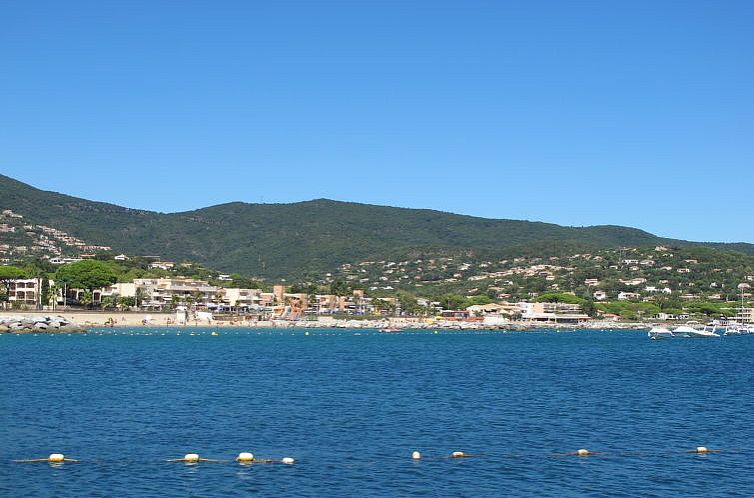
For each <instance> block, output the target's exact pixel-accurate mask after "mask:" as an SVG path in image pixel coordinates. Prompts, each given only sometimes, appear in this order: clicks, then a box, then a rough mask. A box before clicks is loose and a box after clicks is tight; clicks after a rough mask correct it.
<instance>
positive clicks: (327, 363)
mask: <svg viewBox="0 0 754 498" xmlns="http://www.w3.org/2000/svg"><path fill="white" fill-rule="evenodd" d="M100 332H102V333H101V334H89V335H37V336H30V335H22V336H16V335H8V334H6V335H2V336H0V352H1V356H0V367H2V370H0V371H1V372H2V381H1V382H0V495H3V496H34V497H36V496H60V497H79V496H103V497H104V496H150V497H151V496H208V497H209V496H229V495H232V494H233V495H244V494H251V493H258V494H260V495H263V496H280V495H287V496H501V495H509V496H608V495H609V496H673V495H680V494H684V495H687V496H751V495H752V494H754V463H753V462H754V411H753V410H752V408H754V389H752V386H754V383H753V382H752V381H753V380H754V354H753V353H754V336H746V337H736V338H724V339H719V340H704V339H697V340H694V339H685V340H684V339H676V340H666V341H649V340H648V339H647V337H646V334H645V333H642V332H635V331H623V332H620V331H576V332H567V333H562V332H561V333H556V332H545V331H541V332H509V333H502V332H459V331H454V332H442V331H441V332H440V333H439V334H434V333H432V332H431V331H421V332H404V333H398V334H378V333H376V332H370V331H364V330H311V331H310V332H309V335H308V336H307V335H304V331H303V330H290V329H287V330H262V331H257V330H248V329H223V330H220V334H221V335H220V336H217V337H214V336H210V335H209V329H195V330H194V332H195V334H196V335H193V336H191V335H189V333H190V332H191V331H189V330H183V331H181V334H180V335H176V329H170V330H167V331H166V330H164V329H101V330H100ZM163 332H165V335H162V333H163ZM132 334H133V335H132ZM700 445H703V446H707V447H709V448H720V449H724V450H726V451H724V452H721V453H714V454H708V455H696V454H688V453H682V451H683V450H686V449H690V448H695V447H696V446H700ZM579 448H588V449H590V450H592V451H605V452H608V453H607V454H605V455H596V456H590V457H587V458H579V457H553V456H550V455H551V454H552V453H558V452H567V451H574V450H576V449H579ZM413 450H419V451H421V452H422V454H423V455H424V456H425V459H424V460H422V461H418V462H415V461H412V460H411V459H410V454H411V452H412V451H413ZM241 451H252V452H254V454H255V455H256V456H257V457H263V458H281V457H284V456H290V457H293V458H295V459H296V464H294V465H282V464H257V465H252V466H240V465H238V464H235V463H201V464H199V465H185V464H182V463H166V462H162V460H163V459H167V458H176V457H180V456H182V455H184V454H185V453H193V452H196V453H199V454H200V455H201V456H202V457H206V458H219V459H223V458H227V459H233V458H234V457H235V456H236V455H237V454H238V453H239V452H241ZM451 451H464V452H466V453H469V454H472V455H476V457H474V458H468V459H464V460H451V459H447V458H441V457H444V456H446V455H448V454H449V453H450V452H451ZM53 452H61V453H64V454H65V455H66V456H68V457H72V458H79V459H81V460H82V462H81V463H68V464H65V465H62V466H51V465H49V464H47V463H36V464H32V463H14V462H12V461H11V460H13V459H17V458H32V457H43V456H47V455H48V454H50V453H53Z"/></svg>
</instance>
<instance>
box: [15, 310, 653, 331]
mask: <svg viewBox="0 0 754 498" xmlns="http://www.w3.org/2000/svg"><path fill="white" fill-rule="evenodd" d="M0 315H3V316H7V315H12V316H19V317H25V318H37V317H40V316H60V317H63V318H65V319H66V320H68V321H69V322H71V323H74V324H76V325H79V326H81V327H104V326H108V327H109V326H112V327H137V326H138V327H142V326H145V327H220V328H222V327H248V328H302V327H303V328H364V329H370V328H376V329H392V328H394V329H399V330H402V329H427V330H500V329H512V330H527V329H548V328H553V329H576V328H579V329H596V330H600V329H646V328H650V327H652V325H653V324H651V323H640V322H615V321H606V320H592V321H589V322H582V323H579V324H564V323H546V322H529V321H496V322H495V323H485V322H484V321H482V320H479V321H463V320H440V319H433V318H429V319H428V318H414V317H390V318H388V317H385V318H382V319H345V318H333V317H329V316H319V317H316V320H311V319H307V320H250V319H247V318H246V317H244V316H238V317H227V316H224V317H222V319H219V320H218V319H212V320H206V319H205V320H193V319H192V320H189V321H188V322H186V323H183V322H180V323H177V322H176V315H175V313H150V312H107V311H78V310H76V311H71V310H57V311H50V310H45V311H4V312H0Z"/></svg>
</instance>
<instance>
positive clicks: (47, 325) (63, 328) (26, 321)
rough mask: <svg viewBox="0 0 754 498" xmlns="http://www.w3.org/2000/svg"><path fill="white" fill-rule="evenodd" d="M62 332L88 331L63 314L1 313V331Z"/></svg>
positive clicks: (16, 332)
mask: <svg viewBox="0 0 754 498" xmlns="http://www.w3.org/2000/svg"><path fill="white" fill-rule="evenodd" d="M40 332H43V333H61V332H86V329H85V328H83V327H80V326H78V325H76V324H75V323H73V322H70V321H69V320H67V319H65V318H63V317H62V316H2V315H0V333H13V334H30V333H40Z"/></svg>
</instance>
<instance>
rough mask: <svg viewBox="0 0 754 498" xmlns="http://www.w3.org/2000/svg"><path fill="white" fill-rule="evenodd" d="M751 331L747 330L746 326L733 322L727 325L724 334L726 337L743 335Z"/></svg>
mask: <svg viewBox="0 0 754 498" xmlns="http://www.w3.org/2000/svg"><path fill="white" fill-rule="evenodd" d="M748 333H749V331H748V330H746V328H745V327H743V326H741V325H739V324H737V323H735V322H731V323H729V324H728V325H726V326H725V332H723V335H724V336H726V337H730V336H734V335H743V334H748Z"/></svg>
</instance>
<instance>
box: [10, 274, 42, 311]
mask: <svg viewBox="0 0 754 498" xmlns="http://www.w3.org/2000/svg"><path fill="white" fill-rule="evenodd" d="M38 296H39V282H38V281H37V279H35V278H29V279H18V280H11V281H10V282H9V283H8V302H9V303H11V305H16V306H21V305H23V306H35V305H36V304H37V299H38Z"/></svg>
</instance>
